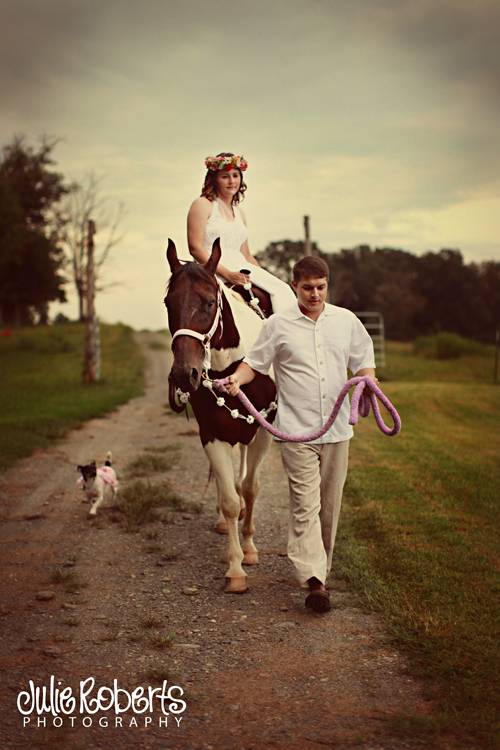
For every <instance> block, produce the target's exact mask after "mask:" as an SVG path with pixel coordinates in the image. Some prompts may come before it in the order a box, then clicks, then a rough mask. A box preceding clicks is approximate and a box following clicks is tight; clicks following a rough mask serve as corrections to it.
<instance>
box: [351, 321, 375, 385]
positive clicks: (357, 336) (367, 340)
mask: <svg viewBox="0 0 500 750" xmlns="http://www.w3.org/2000/svg"><path fill="white" fill-rule="evenodd" d="M365 367H373V368H374V367H375V354H374V351H373V341H372V339H371V336H370V334H369V333H368V331H367V330H366V328H365V327H364V325H363V323H362V322H361V321H360V319H359V318H356V317H355V316H354V321H353V327H352V332H351V345H350V348H349V369H350V370H351V372H353V373H356V372H358V370H361V369H363V368H365Z"/></svg>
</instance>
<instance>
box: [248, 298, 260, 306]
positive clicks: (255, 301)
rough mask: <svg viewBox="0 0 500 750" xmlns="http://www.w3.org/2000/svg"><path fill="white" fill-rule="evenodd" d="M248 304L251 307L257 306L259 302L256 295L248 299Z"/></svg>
mask: <svg viewBox="0 0 500 750" xmlns="http://www.w3.org/2000/svg"><path fill="white" fill-rule="evenodd" d="M250 304H251V306H252V307H258V306H259V304H260V303H259V300H258V299H257V297H252V299H251V300H250Z"/></svg>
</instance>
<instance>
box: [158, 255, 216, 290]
mask: <svg viewBox="0 0 500 750" xmlns="http://www.w3.org/2000/svg"><path fill="white" fill-rule="evenodd" d="M183 274H187V275H188V276H191V277H192V278H194V279H200V281H208V282H212V283H213V282H214V281H215V280H216V279H215V277H214V275H213V274H212V273H209V272H208V271H207V270H206V268H205V266H202V265H201V264H200V263H195V262H194V261H190V260H189V261H186V262H185V263H183V264H182V266H181V267H180V268H176V269H175V271H174V272H173V273H172V275H171V277H170V280H169V282H168V285H167V290H169V289H170V288H171V286H173V285H174V284H175V282H176V280H177V279H178V278H179V276H181V275H183Z"/></svg>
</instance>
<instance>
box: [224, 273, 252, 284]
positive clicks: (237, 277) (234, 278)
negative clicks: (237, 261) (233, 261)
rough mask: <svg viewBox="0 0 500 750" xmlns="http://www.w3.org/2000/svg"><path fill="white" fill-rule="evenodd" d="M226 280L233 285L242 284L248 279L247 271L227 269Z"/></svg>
mask: <svg viewBox="0 0 500 750" xmlns="http://www.w3.org/2000/svg"><path fill="white" fill-rule="evenodd" d="M226 280H227V281H229V283H230V284H232V285H233V286H243V285H244V284H246V283H247V281H250V276H249V275H248V274H247V273H239V271H229V273H228V274H226Z"/></svg>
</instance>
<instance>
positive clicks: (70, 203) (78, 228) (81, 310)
mask: <svg viewBox="0 0 500 750" xmlns="http://www.w3.org/2000/svg"><path fill="white" fill-rule="evenodd" d="M100 182H101V179H100V178H98V177H96V176H95V175H94V174H89V175H87V176H86V177H85V178H84V180H83V182H82V184H77V183H73V184H72V185H71V188H70V190H69V192H68V194H67V196H66V197H65V199H64V201H63V205H62V210H61V213H62V216H63V218H64V233H63V237H62V239H63V244H64V247H65V249H66V251H67V253H68V255H69V260H70V264H71V269H72V275H73V282H74V284H75V288H76V292H77V294H78V316H79V320H80V321H83V320H84V318H85V302H84V300H85V294H86V278H87V265H86V257H87V256H86V242H87V237H86V232H87V226H88V222H89V220H93V221H94V222H95V224H96V226H97V235H96V236H97V253H96V256H95V258H94V271H95V280H96V289H98V290H99V289H102V288H103V287H102V285H99V284H98V282H99V276H100V271H101V270H102V267H103V266H104V264H105V263H106V261H107V260H108V258H109V254H110V252H111V250H112V249H113V247H115V245H117V244H118V243H119V242H121V240H122V236H119V235H118V227H119V225H120V222H121V220H122V219H123V216H124V213H125V210H124V206H123V204H122V203H118V204H114V205H111V203H110V201H109V199H108V198H105V197H103V196H102V194H101V189H100Z"/></svg>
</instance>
